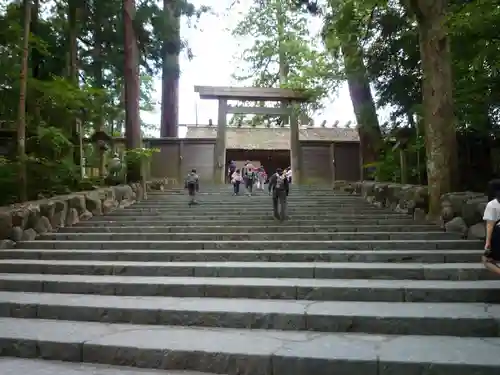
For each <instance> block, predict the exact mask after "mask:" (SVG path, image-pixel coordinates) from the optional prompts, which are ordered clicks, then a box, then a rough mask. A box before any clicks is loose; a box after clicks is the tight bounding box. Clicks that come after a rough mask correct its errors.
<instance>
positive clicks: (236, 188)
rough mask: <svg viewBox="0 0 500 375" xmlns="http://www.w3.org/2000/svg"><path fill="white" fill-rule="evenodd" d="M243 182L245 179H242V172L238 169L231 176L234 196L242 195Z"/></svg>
mask: <svg viewBox="0 0 500 375" xmlns="http://www.w3.org/2000/svg"><path fill="white" fill-rule="evenodd" d="M242 181H243V177H241V173H240V170H239V169H237V170H236V171H235V172H234V173H233V174H232V175H231V183H232V184H233V195H238V194H239V193H240V185H241V182H242Z"/></svg>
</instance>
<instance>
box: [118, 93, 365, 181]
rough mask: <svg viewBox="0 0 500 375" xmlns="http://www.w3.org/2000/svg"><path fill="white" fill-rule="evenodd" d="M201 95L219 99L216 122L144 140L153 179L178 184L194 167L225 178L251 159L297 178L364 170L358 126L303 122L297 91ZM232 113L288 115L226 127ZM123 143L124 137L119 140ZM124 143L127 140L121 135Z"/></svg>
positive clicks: (346, 175) (353, 176)
mask: <svg viewBox="0 0 500 375" xmlns="http://www.w3.org/2000/svg"><path fill="white" fill-rule="evenodd" d="M195 91H196V92H197V93H199V95H200V98H201V99H211V100H217V101H218V116H217V125H213V126H208V125H207V126H188V132H187V136H186V138H149V139H144V140H143V142H144V146H145V147H153V148H157V149H159V150H160V152H158V153H155V154H154V155H153V159H152V162H151V168H150V177H151V178H169V179H172V180H176V181H178V182H179V183H180V182H181V181H182V179H183V177H184V176H185V175H186V174H187V172H188V171H189V170H190V169H192V168H196V169H197V171H198V174H199V175H200V178H201V180H203V181H207V182H212V183H223V182H224V180H225V177H226V173H227V166H228V162H229V161H230V160H235V161H238V162H239V163H240V164H241V163H242V162H244V161H245V160H251V161H254V162H256V163H257V164H262V165H264V167H265V168H266V169H267V170H268V171H271V172H272V171H274V170H275V169H276V168H277V167H282V168H285V167H288V166H291V167H292V172H293V177H294V181H296V182H298V183H312V182H316V183H317V182H320V181H321V182H324V183H331V182H333V181H334V180H350V181H356V180H359V179H360V175H361V160H360V151H359V138H358V133H357V131H356V130H355V129H345V128H323V127H319V128H317V127H307V128H304V127H300V126H299V120H298V116H297V113H298V111H296V107H297V104H298V103H300V102H306V101H308V96H307V95H306V94H305V93H302V92H299V91H293V90H289V89H278V88H256V87H246V88H242V87H213V86H201V87H200V86H197V87H195ZM229 101H238V102H259V103H260V102H269V101H274V102H279V103H280V104H281V105H280V106H277V107H262V106H255V107H247V106H233V105H230V104H229ZM231 114H256V115H277V116H280V117H283V118H288V119H289V120H290V121H289V126H288V127H282V128H266V127H265V126H260V127H247V128H245V127H228V126H227V117H228V115H231ZM115 141H118V142H120V140H118V139H115ZM121 142H123V140H121Z"/></svg>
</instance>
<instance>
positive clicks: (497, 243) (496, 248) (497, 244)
mask: <svg viewBox="0 0 500 375" xmlns="http://www.w3.org/2000/svg"><path fill="white" fill-rule="evenodd" d="M499 224H500V220H497V221H496V222H495V226H494V227H493V232H492V233H491V243H490V249H489V250H486V252H485V253H484V255H485V256H486V257H488V258H491V259H493V260H496V261H500V225H499Z"/></svg>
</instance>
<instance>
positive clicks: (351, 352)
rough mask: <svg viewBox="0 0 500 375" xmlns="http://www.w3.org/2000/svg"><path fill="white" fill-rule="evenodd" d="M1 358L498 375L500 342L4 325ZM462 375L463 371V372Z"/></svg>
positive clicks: (260, 372)
mask: <svg viewBox="0 0 500 375" xmlns="http://www.w3.org/2000/svg"><path fill="white" fill-rule="evenodd" d="M0 338H1V339H2V342H3V344H2V354H4V355H10V356H16V357H33V356H40V357H43V358H45V359H51V360H64V361H71V362H95V363H101V364H108V365H114V364H119V365H134V366H137V367H149V368H151V367H154V368H156V369H158V368H161V369H187V370H196V371H210V372H213V373H218V374H229V375H236V374H256V375H304V374H314V375H327V374H328V375H330V374H336V375H352V374H363V375H393V374H417V373H423V372H425V373H427V374H431V373H434V374H439V375H451V374H456V373H462V374H477V375H497V374H498V369H499V366H500V357H499V356H498V348H499V346H500V339H498V338H489V339H484V338H474V337H451V336H417V335H409V336H398V335H368V334H357V333H351V334H349V333H347V334H346V333H318V332H305V331H302V332H300V331H297V332H296V331H276V330H249V329H231V328H212V327H211V328H205V327H178V326H155V327H152V326H151V325H135V324H108V323H98V322H77V321H54V320H44V319H17V318H1V319H0ZM457 371H458V372H457Z"/></svg>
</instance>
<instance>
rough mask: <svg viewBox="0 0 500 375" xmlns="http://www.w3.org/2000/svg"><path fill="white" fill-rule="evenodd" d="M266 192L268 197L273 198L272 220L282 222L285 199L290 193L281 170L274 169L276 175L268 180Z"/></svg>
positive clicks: (284, 213) (284, 217)
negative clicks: (267, 191)
mask: <svg viewBox="0 0 500 375" xmlns="http://www.w3.org/2000/svg"><path fill="white" fill-rule="evenodd" d="M268 190H269V195H272V197H273V216H274V218H275V219H276V220H280V221H284V220H285V219H286V208H287V197H288V193H289V192H290V184H289V182H288V179H287V178H286V175H285V173H284V172H283V169H281V168H278V169H276V173H274V174H273V175H272V176H271V177H270V178H269V185H268Z"/></svg>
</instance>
